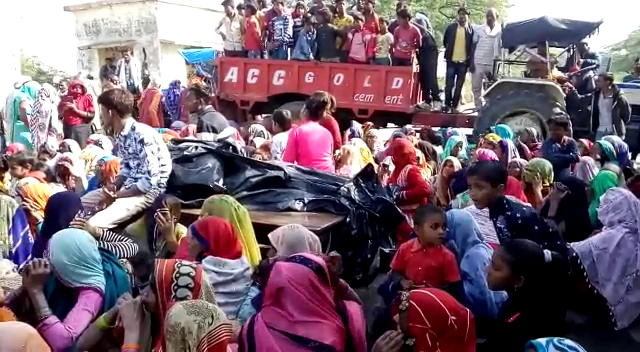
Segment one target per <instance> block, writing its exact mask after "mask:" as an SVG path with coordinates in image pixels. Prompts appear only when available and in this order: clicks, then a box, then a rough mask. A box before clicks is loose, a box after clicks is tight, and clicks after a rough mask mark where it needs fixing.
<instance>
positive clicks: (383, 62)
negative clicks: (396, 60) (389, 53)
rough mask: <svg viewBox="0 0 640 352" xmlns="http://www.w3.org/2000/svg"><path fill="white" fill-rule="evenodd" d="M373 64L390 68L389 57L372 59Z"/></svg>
mask: <svg viewBox="0 0 640 352" xmlns="http://www.w3.org/2000/svg"><path fill="white" fill-rule="evenodd" d="M373 64H374V65H380V66H391V58H390V57H380V58H378V57H376V58H375V59H373Z"/></svg>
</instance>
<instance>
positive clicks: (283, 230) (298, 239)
mask: <svg viewBox="0 0 640 352" xmlns="http://www.w3.org/2000/svg"><path fill="white" fill-rule="evenodd" d="M268 237H269V242H271V247H272V248H273V251H274V252H275V253H272V254H273V255H271V256H290V255H293V254H296V253H316V254H320V253H322V243H320V238H318V236H317V235H316V234H315V233H313V232H311V231H309V229H307V228H306V227H304V226H302V225H298V224H289V225H284V226H280V227H278V228H277V229H275V230H274V231H272V232H271V233H269V235H268Z"/></svg>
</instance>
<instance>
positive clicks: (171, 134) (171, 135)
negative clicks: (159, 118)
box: [161, 129, 180, 143]
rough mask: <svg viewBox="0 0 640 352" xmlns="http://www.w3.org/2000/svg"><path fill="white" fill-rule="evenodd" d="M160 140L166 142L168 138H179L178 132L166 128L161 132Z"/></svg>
mask: <svg viewBox="0 0 640 352" xmlns="http://www.w3.org/2000/svg"><path fill="white" fill-rule="evenodd" d="M161 137H162V141H163V142H165V143H168V142H169V141H170V140H172V139H174V138H180V134H179V133H178V132H176V131H174V130H169V129H167V130H166V131H164V132H163V133H162V134H161Z"/></svg>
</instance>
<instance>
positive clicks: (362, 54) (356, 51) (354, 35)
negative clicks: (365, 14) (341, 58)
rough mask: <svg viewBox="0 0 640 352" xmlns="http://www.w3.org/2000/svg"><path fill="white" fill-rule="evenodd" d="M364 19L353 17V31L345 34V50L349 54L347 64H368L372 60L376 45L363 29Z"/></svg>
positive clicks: (358, 16) (371, 36)
mask: <svg viewBox="0 0 640 352" xmlns="http://www.w3.org/2000/svg"><path fill="white" fill-rule="evenodd" d="M363 25H364V18H362V16H361V15H360V14H354V15H353V29H352V30H351V31H350V32H349V34H347V42H346V44H345V50H346V51H347V52H348V53H349V63H352V64H368V63H369V62H370V61H372V60H373V57H374V54H375V49H376V44H375V39H376V38H375V36H374V35H371V33H370V32H369V31H367V30H366V29H365V28H364V27H363Z"/></svg>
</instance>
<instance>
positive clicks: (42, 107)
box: [29, 84, 58, 150]
mask: <svg viewBox="0 0 640 352" xmlns="http://www.w3.org/2000/svg"><path fill="white" fill-rule="evenodd" d="M57 94H58V93H57V92H56V91H55V88H53V86H51V85H50V84H43V85H42V88H41V89H40V91H39V92H38V97H37V98H36V100H35V102H34V103H33V109H32V112H31V115H30V116H29V131H30V132H31V142H32V144H33V148H34V150H40V147H41V146H42V145H43V144H44V143H45V142H46V141H47V137H48V136H49V130H50V129H51V128H52V127H53V124H56V123H58V107H57V106H56V104H55V102H54V101H55V100H54V99H55V97H56V96H57Z"/></svg>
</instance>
